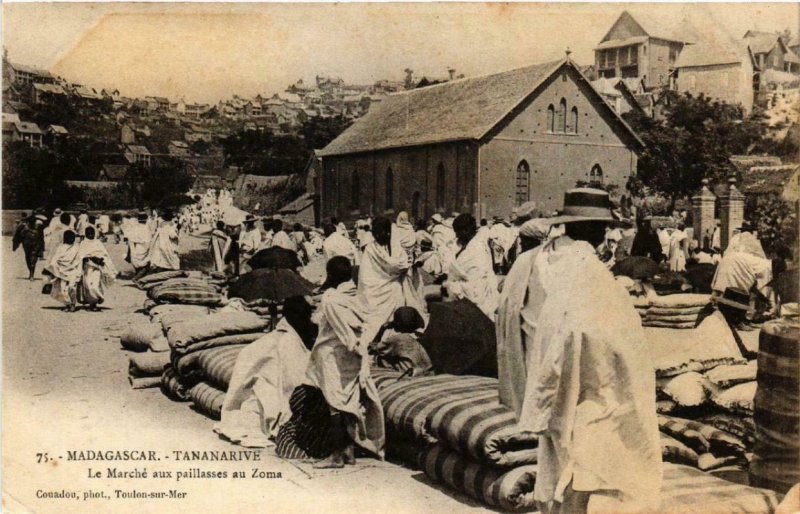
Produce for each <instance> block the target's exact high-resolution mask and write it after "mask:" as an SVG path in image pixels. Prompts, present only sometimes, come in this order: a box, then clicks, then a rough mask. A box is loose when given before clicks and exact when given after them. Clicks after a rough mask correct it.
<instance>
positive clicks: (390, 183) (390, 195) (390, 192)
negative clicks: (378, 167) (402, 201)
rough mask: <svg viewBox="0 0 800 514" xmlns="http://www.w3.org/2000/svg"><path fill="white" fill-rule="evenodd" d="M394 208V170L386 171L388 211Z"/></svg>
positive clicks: (388, 169)
mask: <svg viewBox="0 0 800 514" xmlns="http://www.w3.org/2000/svg"><path fill="white" fill-rule="evenodd" d="M392 208H394V173H392V168H391V167H389V168H387V169H386V209H387V210H388V209H392Z"/></svg>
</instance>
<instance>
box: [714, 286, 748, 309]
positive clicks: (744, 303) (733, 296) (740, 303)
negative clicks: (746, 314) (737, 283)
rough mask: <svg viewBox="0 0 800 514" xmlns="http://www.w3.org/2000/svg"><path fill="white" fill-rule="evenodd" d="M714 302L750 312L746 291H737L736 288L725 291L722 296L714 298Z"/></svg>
mask: <svg viewBox="0 0 800 514" xmlns="http://www.w3.org/2000/svg"><path fill="white" fill-rule="evenodd" d="M714 301H715V302H716V303H721V304H723V305H728V306H730V307H734V308H736V309H741V310H743V311H747V310H750V294H749V293H748V292H747V291H745V290H743V289H738V288H736V287H729V288H727V289H725V292H724V293H722V296H717V297H715V298H714Z"/></svg>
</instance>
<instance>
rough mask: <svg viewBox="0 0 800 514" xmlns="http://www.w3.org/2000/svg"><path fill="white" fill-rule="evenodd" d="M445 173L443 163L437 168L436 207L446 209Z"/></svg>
mask: <svg viewBox="0 0 800 514" xmlns="http://www.w3.org/2000/svg"><path fill="white" fill-rule="evenodd" d="M444 187H445V172H444V164H442V163H441V162H440V163H439V166H437V167H436V207H437V208H441V207H444V206H445V205H444Z"/></svg>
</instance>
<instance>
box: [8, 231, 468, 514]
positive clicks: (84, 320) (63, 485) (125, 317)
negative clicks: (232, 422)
mask: <svg viewBox="0 0 800 514" xmlns="http://www.w3.org/2000/svg"><path fill="white" fill-rule="evenodd" d="M0 244H2V252H1V253H0V255H2V259H3V269H2V273H3V281H2V284H3V343H4V344H3V347H2V351H3V507H4V508H3V511H4V512H11V513H19V512H35V513H49V512H58V513H67V512H81V513H83V512H115V513H116V512H136V513H137V514H143V513H149V512H179V511H186V512H192V511H195V512H257V511H258V512H264V511H267V512H280V511H281V510H283V511H286V512H315V511H318V510H320V509H324V510H325V511H326V512H337V511H345V510H346V511H348V512H462V511H479V510H481V511H482V510H484V509H483V508H482V507H480V506H477V505H476V504H475V503H473V502H471V501H470V500H469V499H467V498H465V497H463V496H460V495H455V494H453V493H450V492H447V491H444V490H442V489H440V488H437V487H435V486H433V485H432V484H430V483H429V482H428V480H427V479H426V478H425V476H424V475H423V474H422V473H421V472H419V471H415V470H411V469H408V468H405V467H403V466H401V465H397V464H392V463H389V462H379V461H375V460H362V461H360V465H359V466H358V467H357V468H355V469H353V468H350V469H348V470H345V471H343V472H337V471H327V472H317V471H315V470H313V469H312V468H311V466H310V465H309V464H307V463H291V462H288V461H284V460H282V459H280V458H277V457H275V456H274V453H273V452H272V451H271V450H264V451H261V453H260V457H261V461H260V462H256V463H252V464H251V463H219V462H176V461H175V459H174V458H173V454H172V453H171V451H172V450H235V449H238V447H236V446H234V445H231V444H229V443H227V442H226V441H223V440H221V439H219V438H218V437H217V435H216V434H214V432H212V424H213V422H212V421H211V420H209V419H208V418H205V417H204V416H202V415H200V414H198V413H196V412H195V411H193V410H192V409H191V408H190V407H189V405H188V404H186V403H176V402H172V401H170V400H169V399H167V398H166V397H165V396H163V395H162V394H161V392H160V391H159V390H158V389H147V390H132V389H131V388H130V386H129V384H128V378H127V366H128V359H127V355H126V352H124V351H123V350H122V349H121V348H120V346H119V340H118V338H117V336H118V335H119V333H120V332H121V330H122V329H123V328H124V327H125V326H126V325H127V324H128V323H131V322H136V321H141V320H144V319H145V318H144V316H143V315H142V314H136V313H134V311H135V310H136V309H137V308H139V307H140V306H141V304H142V302H143V300H144V295H143V293H142V292H141V291H139V290H138V289H136V288H134V287H132V286H131V285H130V283H129V282H126V281H119V282H117V284H115V285H114V286H113V287H112V290H111V291H110V294H109V298H108V300H107V302H106V304H105V308H104V310H103V311H102V312H100V313H91V312H87V311H79V312H77V313H75V314H67V313H64V312H62V311H61V310H59V306H58V305H57V304H56V303H55V302H54V301H53V300H52V299H51V298H50V297H49V296H45V295H42V294H41V288H42V281H41V279H39V280H37V281H35V282H28V281H27V280H25V279H23V277H24V276H26V275H27V273H26V272H25V266H24V262H23V256H22V254H21V251H20V252H18V253H16V254H14V253H12V252H11V240H10V238H8V237H4V238H2V241H0ZM200 244H201V243H200V242H199V241H197V240H195V241H193V244H192V245H191V246H194V247H198V246H199V245H200ZM110 250H111V252H112V256H113V258H114V260H115V262H116V263H117V265H118V267H119V268H120V269H125V268H126V266H127V265H126V264H125V263H124V262H123V261H122V255H123V246H121V245H119V246H117V245H110ZM40 267H41V264H40ZM37 275H38V273H37ZM126 449H128V450H154V451H156V452H158V456H159V457H160V458H161V460H160V461H157V462H104V461H93V462H75V461H70V460H68V455H67V452H69V451H80V450H126ZM37 454H46V457H45V455H37ZM45 460H46V462H45ZM39 461H41V462H39ZM109 467H116V468H117V469H119V470H133V469H134V468H136V469H140V470H141V469H143V468H147V471H148V477H147V478H139V479H130V480H125V479H120V478H116V479H114V478H107V468H109ZM191 468H199V469H202V470H205V471H214V470H227V471H228V472H229V475H228V478H225V479H202V478H199V479H188V480H181V481H179V482H176V480H175V479H174V478H152V472H153V471H154V470H170V471H172V473H173V475H175V474H176V472H177V471H187V470H189V469H191ZM253 468H256V469H258V470H263V471H271V472H275V473H278V472H279V473H280V474H281V478H279V479H259V478H250V476H251V473H252V469H253ZM90 469H91V470H92V472H94V471H100V472H101V475H102V477H101V478H90ZM235 470H242V471H245V472H246V476H247V478H243V479H233V478H231V477H230V473H231V472H232V471H235ZM134 489H135V490H137V491H139V492H150V491H169V490H176V491H179V492H183V493H186V496H185V498H184V499H182V500H180V499H136V500H132V499H116V498H115V496H116V493H115V490H121V491H131V490H134ZM62 490H63V491H67V492H75V493H77V495H78V498H77V499H41V498H37V495H39V496H41V495H42V493H43V492H44V493H46V492H54V491H62ZM88 491H94V492H97V493H98V494H101V495H103V496H105V497H101V498H99V499H90V500H86V501H84V500H83V495H84V493H85V492H88Z"/></svg>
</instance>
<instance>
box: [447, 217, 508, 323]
mask: <svg viewBox="0 0 800 514" xmlns="http://www.w3.org/2000/svg"><path fill="white" fill-rule="evenodd" d="M453 229H454V230H455V232H456V236H457V237H458V244H459V246H460V249H459V251H458V253H457V254H456V258H455V260H454V261H453V263H452V264H451V265H450V268H449V270H448V272H447V282H446V283H445V287H447V292H448V295H449V296H450V297H452V298H455V299H459V298H466V299H467V300H469V301H471V302H472V303H474V304H475V305H477V306H478V308H479V309H480V310H481V311H483V313H484V314H486V316H487V317H488V318H489V319H491V320H492V321H494V317H495V314H496V313H497V305H498V298H499V293H498V291H497V277H496V276H495V274H494V269H493V268H492V256H491V255H490V254H489V247H488V246H486V244H484V242H483V241H482V240H481V239H480V238H476V237H475V233H476V232H477V225H476V223H475V218H473V217H472V216H471V215H469V214H460V215H459V216H458V217H457V218H456V219H455V221H454V222H453Z"/></svg>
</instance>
